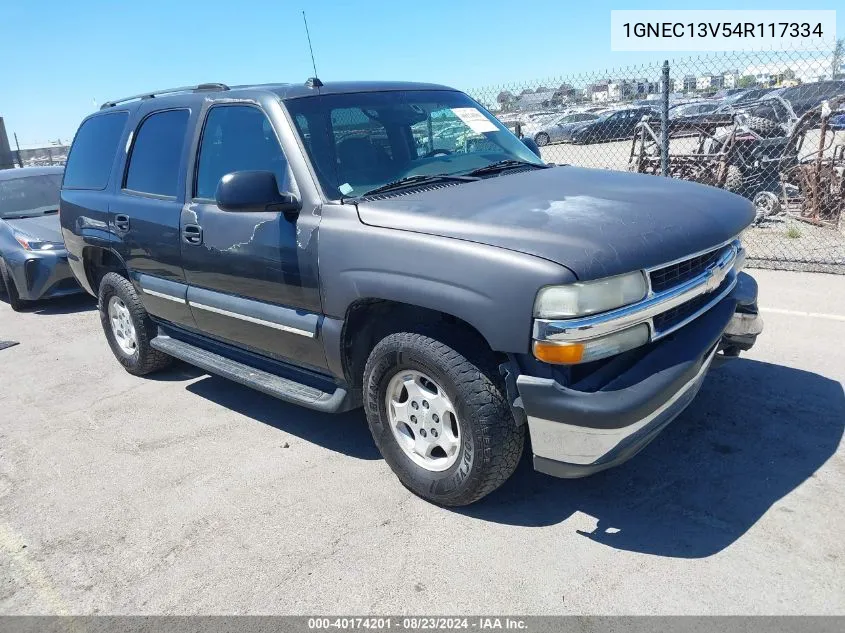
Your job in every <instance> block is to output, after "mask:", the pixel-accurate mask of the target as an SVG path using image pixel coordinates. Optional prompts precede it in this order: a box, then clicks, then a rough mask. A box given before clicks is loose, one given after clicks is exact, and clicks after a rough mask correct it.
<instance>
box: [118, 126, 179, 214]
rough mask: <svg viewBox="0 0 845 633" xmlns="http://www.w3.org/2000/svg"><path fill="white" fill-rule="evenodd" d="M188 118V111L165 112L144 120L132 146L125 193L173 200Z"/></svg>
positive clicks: (177, 184) (177, 186) (177, 182)
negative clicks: (165, 197)
mask: <svg viewBox="0 0 845 633" xmlns="http://www.w3.org/2000/svg"><path fill="white" fill-rule="evenodd" d="M189 116H190V112H188V110H166V111H164V112H156V113H155V114H151V115H150V116H148V117H147V118H146V119H144V121H143V122H142V123H141V127H140V128H139V129H138V132H137V134H136V135H135V142H134V143H133V144H132V153H131V154H130V156H129V166H128V167H127V169H126V181H125V182H124V184H123V187H124V188H125V189H129V190H131V191H137V192H139V193H149V194H154V195H158V196H167V197H171V198H173V197H176V194H177V192H178V189H179V168H180V165H181V161H182V148H183V147H184V145H185V132H186V131H187V128H188V118H189Z"/></svg>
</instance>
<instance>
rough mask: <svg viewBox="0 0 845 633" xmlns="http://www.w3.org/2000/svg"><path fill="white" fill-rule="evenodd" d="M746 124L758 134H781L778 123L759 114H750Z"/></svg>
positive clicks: (765, 135)
mask: <svg viewBox="0 0 845 633" xmlns="http://www.w3.org/2000/svg"><path fill="white" fill-rule="evenodd" d="M746 125H747V126H748V127H749V128H750V129H752V130H754V131H755V132H757V134H759V135H760V136H764V137H769V136H783V130H782V129H781V127H780V125H778V124H777V123H775V122H774V121H771V120H769V119H766V118H764V117H761V116H750V117H748V121H747V123H746Z"/></svg>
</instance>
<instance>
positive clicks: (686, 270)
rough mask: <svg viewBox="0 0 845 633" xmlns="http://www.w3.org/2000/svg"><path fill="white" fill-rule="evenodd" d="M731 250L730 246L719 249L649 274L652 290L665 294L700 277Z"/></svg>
mask: <svg viewBox="0 0 845 633" xmlns="http://www.w3.org/2000/svg"><path fill="white" fill-rule="evenodd" d="M730 248H731V246H730V245H728V246H725V247H722V248H717V249H715V250H712V251H709V252H707V253H704V254H703V255H696V256H695V257H690V258H689V259H685V260H684V261H682V262H676V263H674V264H669V265H668V266H664V267H663V268H658V269H656V270H653V271H651V272H650V273H649V277H650V278H651V289H652V290H653V291H654V292H663V291H664V290H668V289H670V288H673V287H674V286H678V285H680V284H682V283H684V282H686V281H689V280H690V279H692V278H693V277H695V276H696V275H700V274H701V273H703V272H704V271H705V270H707V267H708V266H712V265H713V264H715V263H716V261H717V260H718V259H719V257H721V256H722V255H723V254H724V253H725V252H726V251H727V250H729V249H730Z"/></svg>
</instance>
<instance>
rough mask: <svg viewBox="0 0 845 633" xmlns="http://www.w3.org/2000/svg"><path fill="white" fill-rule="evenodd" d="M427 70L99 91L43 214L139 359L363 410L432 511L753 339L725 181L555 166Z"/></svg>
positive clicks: (635, 417)
mask: <svg viewBox="0 0 845 633" xmlns="http://www.w3.org/2000/svg"><path fill="white" fill-rule="evenodd" d="M529 145H531V142H530V141H529V142H527V144H526V143H523V142H521V141H520V140H519V139H517V138H516V137H515V136H513V134H511V132H509V131H508V130H507V129H506V128H505V127H504V126H503V125H502V124H501V123H500V122H499V121H497V120H496V118H494V117H493V116H492V115H490V114H489V113H488V112H487V111H486V110H485V109H484V108H483V107H482V106H480V105H479V104H478V103H476V102H475V101H473V100H472V99H471V98H470V97H468V96H467V95H465V94H463V93H461V92H459V91H456V90H453V89H450V88H447V87H445V86H438V85H429V84H410V83H333V84H323V83H322V82H320V81H319V80H316V79H312V80H309V81H308V82H306V83H305V84H302V85H282V84H272V85H261V86H241V87H233V88H229V87H227V86H224V85H222V84H203V85H199V86H192V87H188V88H179V89H174V90H170V91H163V92H157V93H150V94H144V95H137V96H134V97H129V98H126V99H122V100H120V101H115V102H111V103H107V104H105V105H104V106H103V108H102V109H101V110H100V111H99V112H97V113H95V114H93V115H92V116H90V117H89V118H87V119H85V120H84V121H83V122H82V125H81V126H80V128H79V131H78V132H77V135H76V138H75V140H74V143H73V147H72V149H71V152H70V156H69V159H68V164H67V168H66V172H65V178H64V183H63V188H62V194H61V223H62V231H63V235H64V240H65V244H66V246H67V250H68V258H69V262H70V266H71V268H72V270H73V272H74V274H75V275H76V277H77V279H78V280H79V282H80V284H82V286H83V287H84V288H85V289H86V290H88V291H89V292H90V293H92V294H93V295H96V296H97V297H98V298H99V307H100V316H101V320H102V324H103V329H104V332H105V335H106V338H107V339H108V342H109V344H110V346H111V348H112V350H113V352H114V354H115V356H116V357H117V359H118V361H119V362H120V363H121V364H122V365H123V366H124V367H125V368H126V370H127V371H129V372H130V373H133V374H138V375H140V374H146V373H149V372H152V371H155V370H158V369H161V368H163V367H165V366H166V365H167V364H168V363H169V362H170V360H171V359H172V358H174V357H175V358H179V359H182V360H185V361H187V362H189V363H193V364H194V365H197V366H199V367H201V368H203V369H205V370H207V371H209V372H214V373H217V374H220V375H222V376H225V377H228V378H231V379H232V380H235V381H237V382H240V383H242V384H245V385H249V386H251V387H254V388H255V389H258V390H260V391H262V392H264V393H267V394H271V395H273V396H276V397H278V398H280V399H282V400H286V401H289V402H294V403H297V404H300V405H303V406H306V407H310V408H313V409H317V410H320V411H325V412H337V411H344V410H348V409H351V408H353V407H359V406H363V407H364V408H365V410H366V414H367V419H368V421H369V425H370V429H371V431H372V434H373V438H374V440H375V443H376V444H377V446H378V448H379V449H380V451H381V453H382V455H383V456H384V458H385V460H386V461H387V463H388V464H389V465H390V467H391V468H392V469H393V471H394V472H395V473H396V475H397V476H398V477H399V479H400V480H401V481H402V483H403V484H404V485H406V486H407V487H408V488H410V489H411V490H412V491H414V492H415V493H417V494H418V495H420V496H422V497H424V498H426V499H429V500H431V501H434V502H436V503H439V504H444V505H463V504H468V503H472V502H473V501H476V500H478V499H480V498H481V497H483V496H484V495H486V494H487V493H489V492H491V491H492V490H494V489H495V488H496V487H498V486H499V485H500V484H501V483H502V482H504V481H505V480H506V479H507V478H508V477H509V476H510V474H511V473H512V472H513V470H514V469H515V468H516V465H517V463H518V461H519V459H520V455H521V453H522V450H523V445H524V443H525V435H526V433H527V434H529V435H530V438H531V446H532V449H533V453H534V464H535V467H536V468H537V469H538V470H540V471H543V472H546V473H550V474H553V475H558V476H562V477H580V476H584V475H588V474H590V473H594V472H596V471H599V470H603V469H605V468H608V467H610V466H613V465H615V464H618V463H620V462H622V461H624V460H626V459H628V458H630V457H631V456H633V455H634V454H635V453H637V452H638V451H639V450H640V449H642V448H643V447H644V446H645V445H646V444H647V443H648V442H649V441H650V440H651V439H652V438H653V437H654V436H655V435H656V434H657V433H658V432H659V431H660V430H661V429H662V428H663V427H664V426H666V424H668V423H669V422H670V421H671V420H672V419H673V418H675V417H676V416H677V415H678V413H680V411H681V410H683V408H684V407H686V406H687V405H688V404H689V402H690V401H691V400H692V399H693V397H694V396H695V394H696V392H697V391H698V389H699V386H700V385H701V382H702V380H703V379H704V376H705V374H706V372H707V370H708V368H709V367H710V366H711V364H712V363H713V362H714V360H717V359H718V360H721V359H723V358H727V357H731V356H736V355H738V354H739V352H740V351H741V350H744V349H748V348H749V347H750V346H751V345H752V344H753V343H754V340H755V338H756V336H757V334H758V333H759V332H760V329H761V322H760V320H759V317H758V315H757V308H756V294H757V291H756V286H755V284H754V281H753V280H752V279H751V278H750V277H749V276H748V275H746V274H745V273H742V272H740V271H741V268H742V266H743V263H744V250H743V248H742V246H741V244H740V241H739V236H740V233H741V232H742V231H743V229H745V228H746V227H747V226H748V225H749V223H750V222H751V221H752V220H753V218H754V210H753V208H752V206H751V204H750V203H749V202H748V201H747V200H745V199H743V198H740V197H738V196H735V195H732V194H729V193H725V192H723V191H720V190H717V189H712V188H708V187H704V186H700V185H696V184H692V183H688V182H681V181H675V180H668V179H662V178H656V177H651V176H641V175H635V174H628V173H612V172H608V171H599V170H588V169H578V168H575V167H566V166H551V165H546V164H544V163H543V162H542V160H540V158H538V156H537V155H536V147H529Z"/></svg>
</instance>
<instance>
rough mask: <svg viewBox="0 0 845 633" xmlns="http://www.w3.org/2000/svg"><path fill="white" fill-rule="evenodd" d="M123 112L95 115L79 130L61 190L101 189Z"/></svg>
mask: <svg viewBox="0 0 845 633" xmlns="http://www.w3.org/2000/svg"><path fill="white" fill-rule="evenodd" d="M128 118H129V114H128V113H127V112H111V113H108V114H98V115H95V116H93V117H91V118H89V119H86V120H85V121H84V122H83V123H82V125H81V126H80V127H79V131H78V132H77V133H76V138H75V139H74V140H73V145H72V146H71V148H70V154H69V155H68V159H67V165H66V167H65V179H64V183H63V185H62V186H63V187H64V188H65V189H105V188H106V185H107V184H108V182H109V176H110V175H111V168H112V164H113V163H114V157H115V155H116V153H117V148H118V145H119V143H120V138H121V136H122V135H123V129H124V127H126V121H127V119H128Z"/></svg>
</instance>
